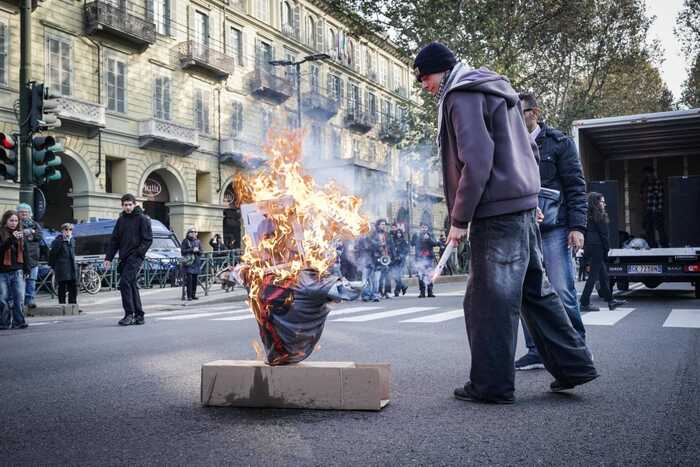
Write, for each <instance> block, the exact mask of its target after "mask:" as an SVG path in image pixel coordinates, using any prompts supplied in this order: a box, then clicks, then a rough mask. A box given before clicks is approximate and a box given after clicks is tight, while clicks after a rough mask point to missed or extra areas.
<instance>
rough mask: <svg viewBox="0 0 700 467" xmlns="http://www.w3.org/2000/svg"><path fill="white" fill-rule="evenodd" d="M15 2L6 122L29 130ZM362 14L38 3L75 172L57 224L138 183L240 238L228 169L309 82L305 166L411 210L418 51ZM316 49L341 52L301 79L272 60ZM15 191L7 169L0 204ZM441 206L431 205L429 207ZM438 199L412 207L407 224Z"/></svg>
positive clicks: (310, 67) (1, 72)
mask: <svg viewBox="0 0 700 467" xmlns="http://www.w3.org/2000/svg"><path fill="white" fill-rule="evenodd" d="M18 3H19V2H17V1H15V2H7V1H0V39H1V41H2V47H1V48H0V59H1V60H0V127H1V128H2V130H3V131H5V132H12V131H16V130H17V128H18V126H17V118H16V116H15V112H14V109H15V107H16V106H15V103H16V101H17V100H18V88H19V63H20V56H19V53H20V50H19V49H20V48H19V43H20V29H19V14H18V8H17V5H18ZM352 21H354V20H353V19H352V18H351V16H349V15H347V14H344V13H342V12H337V11H334V10H332V9H331V8H330V7H329V6H328V5H327V4H326V3H325V2H321V1H316V0H309V1H304V2H300V1H293V0H284V1H279V0H223V1H218V0H135V1H129V0H94V1H88V2H76V1H73V0H46V1H43V2H41V3H40V6H39V7H38V8H37V9H36V10H35V11H34V12H33V13H32V51H33V55H32V69H31V79H32V80H35V81H41V82H45V83H46V84H48V85H49V86H50V87H51V89H52V91H54V92H56V93H58V94H60V96H61V98H60V103H61V105H60V112H59V118H60V119H61V121H62V126H61V128H58V129H56V130H52V131H50V132H47V133H49V134H52V135H54V136H56V137H57V138H58V139H59V140H60V141H61V142H62V143H63V146H64V150H65V152H64V153H63V154H62V155H61V158H62V160H63V168H62V172H63V174H62V175H63V178H62V179H61V181H59V182H53V183H49V184H47V185H45V186H43V187H41V189H42V190H43V191H44V192H45V194H46V198H47V202H48V209H47V214H46V216H45V219H44V222H45V224H46V225H47V226H49V227H53V228H55V227H57V226H58V225H60V223H62V222H66V221H70V220H76V221H83V220H88V219H91V218H114V217H116V216H117V215H118V214H119V211H120V203H119V198H120V196H121V195H122V194H123V193H126V192H131V193H134V194H136V195H137V197H139V199H140V201H141V202H142V204H143V206H144V208H145V210H146V212H147V213H148V214H149V215H150V216H151V217H153V218H155V219H158V220H160V221H161V222H163V223H165V224H166V225H167V226H169V227H170V228H171V229H172V230H173V231H174V232H175V233H176V234H177V235H178V237H180V238H181V237H182V235H183V234H184V232H185V230H186V228H187V226H190V225H194V226H196V227H197V228H198V229H199V231H200V232H201V234H200V237H202V238H203V240H208V238H210V236H211V235H213V234H214V233H223V234H224V236H225V238H226V240H231V239H232V240H234V241H235V242H236V243H237V244H240V215H239V212H238V210H236V209H235V208H234V207H233V202H234V195H233V190H232V187H231V181H232V179H233V177H234V176H235V174H236V172H237V171H238V170H242V169H241V161H242V160H247V159H249V158H250V157H251V156H252V157H254V158H260V159H264V155H263V154H262V144H263V142H264V141H265V139H266V137H267V135H268V134H270V132H272V133H274V131H275V130H276V129H281V128H287V127H295V126H296V124H297V86H299V88H298V90H299V91H300V95H301V99H300V102H301V111H302V127H303V128H304V129H305V130H306V139H305V144H304V152H305V154H304V157H305V164H306V165H307V167H308V168H309V170H311V171H312V173H313V174H314V175H315V176H316V177H317V178H318V180H319V182H323V181H325V180H326V179H330V178H335V179H337V180H338V181H339V182H340V183H341V184H343V185H345V186H346V187H347V189H348V190H350V191H351V192H353V193H354V194H358V195H360V196H361V197H363V198H364V199H365V200H366V205H367V209H368V214H369V215H370V217H380V216H381V217H389V218H394V217H396V216H397V215H398V213H399V211H400V210H401V208H402V207H403V208H404V209H406V211H408V212H411V211H412V210H411V209H408V204H409V202H408V199H409V196H408V193H407V192H406V191H405V182H406V181H407V178H406V177H411V176H412V175H410V174H409V175H408V176H407V175H406V174H405V171H402V170H401V152H400V151H399V149H398V145H399V144H400V143H401V141H402V139H403V136H404V132H405V124H404V122H405V117H406V115H407V112H408V111H409V108H410V104H411V100H410V96H411V92H412V91H411V90H412V82H411V81H410V80H411V76H412V75H411V73H410V62H408V61H406V60H405V59H403V58H401V56H400V54H399V53H398V51H397V50H396V49H395V48H394V47H393V46H392V45H391V44H390V43H389V42H387V41H386V40H384V39H382V38H380V37H379V36H374V35H373V36H371V37H358V36H354V35H352V34H351V33H350V32H349V31H350V30H351V26H352V24H351V22H352ZM318 53H325V54H328V56H329V57H330V58H326V59H323V60H318V61H310V62H307V63H304V64H302V65H301V73H300V75H299V76H296V73H295V68H294V67H288V66H273V65H270V63H269V62H270V61H273V60H290V61H294V60H299V59H303V58H304V57H308V56H310V55H313V54H318ZM419 178H420V177H419ZM427 178H430V176H429V174H425V176H424V177H423V179H424V180H423V182H425V179H427ZM423 182H421V183H423ZM432 189H433V193H438V192H439V191H440V190H441V189H439V188H438V189H435V187H433V188H432ZM430 190H431V188H430V187H429V184H428V185H426V186H425V187H424V190H423V191H424V192H426V193H429V192H430ZM18 191H19V190H18V184H17V183H12V182H8V181H6V182H0V204H2V207H3V208H10V207H13V206H14V205H15V204H16V202H17V199H18ZM419 192H420V190H418V191H416V193H418V196H417V197H416V198H413V199H414V204H416V206H418V204H420V203H421V202H422V201H420V199H421V198H420V193H419ZM439 196H441V195H439ZM428 197H429V198H430V196H428ZM416 199H418V200H419V201H416ZM426 199H427V198H426ZM430 199H433V198H430ZM442 204H443V203H441V202H440V199H439V198H435V199H434V202H432V205H430V203H428V204H426V206H428V205H430V206H429V207H428V208H426V209H428V210H430V214H429V216H430V217H431V218H432V219H434V220H437V219H438V218H440V216H442V213H440V214H435V212H440V209H442V211H443V212H444V208H441V206H442ZM426 209H423V210H421V208H416V209H413V211H414V212H415V214H414V215H413V216H412V217H413V222H409V223H413V224H416V223H417V222H419V221H420V220H421V216H422V217H426V215H427V214H425V212H423V211H425V210H426ZM433 211H435V212H433ZM443 217H444V216H443ZM434 227H436V228H442V226H441V225H434Z"/></svg>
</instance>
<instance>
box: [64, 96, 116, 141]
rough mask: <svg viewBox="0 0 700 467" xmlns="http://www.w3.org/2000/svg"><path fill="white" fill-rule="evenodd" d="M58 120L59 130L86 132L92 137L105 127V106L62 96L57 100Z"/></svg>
mask: <svg viewBox="0 0 700 467" xmlns="http://www.w3.org/2000/svg"><path fill="white" fill-rule="evenodd" d="M58 118H59V119H60V120H61V128H62V129H64V130H67V131H69V132H70V131H71V130H73V131H75V130H77V131H86V132H87V135H88V136H90V137H93V136H95V135H96V134H97V132H98V131H99V129H100V128H104V127H105V126H106V121H105V106H104V105H103V104H96V103H94V102H87V101H81V100H79V99H75V98H73V97H67V96H62V97H60V98H59V99H58Z"/></svg>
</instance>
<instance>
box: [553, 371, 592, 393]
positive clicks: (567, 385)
mask: <svg viewBox="0 0 700 467" xmlns="http://www.w3.org/2000/svg"><path fill="white" fill-rule="evenodd" d="M598 376H599V375H597V374H596V375H593V376H586V377H585V378H578V379H576V380H575V381H562V380H558V379H555V380H554V381H552V384H550V385H549V389H551V390H552V392H560V391H567V390H569V389H573V388H574V387H575V386H580V385H582V384H586V383H588V382H590V381H593V380H594V379H596V378H597V377H598Z"/></svg>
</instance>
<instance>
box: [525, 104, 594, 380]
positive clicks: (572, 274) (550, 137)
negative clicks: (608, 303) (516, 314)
mask: <svg viewBox="0 0 700 467" xmlns="http://www.w3.org/2000/svg"><path fill="white" fill-rule="evenodd" d="M520 100H521V105H522V108H523V119H524V120H525V126H526V127H527V130H528V132H530V138H531V140H532V141H534V142H535V144H536V145H537V149H538V152H539V156H540V163H539V172H540V183H541V185H542V187H544V188H548V189H550V190H556V191H557V192H559V196H560V201H559V203H558V205H559V208H558V215H557V216H551V217H552V218H548V219H547V220H546V222H542V223H540V234H541V236H542V255H543V260H544V269H545V271H546V272H547V278H548V279H549V281H550V283H551V284H552V287H553V288H554V290H555V291H556V292H557V295H559V298H560V299H561V303H562V305H564V310H566V314H567V315H569V319H570V320H571V324H572V325H573V326H574V329H576V331H577V332H578V333H579V334H580V335H581V337H583V338H584V339H585V338H586V328H585V327H584V325H583V320H582V319H581V312H580V310H579V302H578V299H577V297H576V271H575V267H574V263H573V260H572V250H573V251H576V250H579V249H581V248H583V240H584V237H583V235H584V232H585V231H586V219H587V215H588V207H587V200H586V181H585V180H584V178H583V169H582V168H581V160H580V159H579V156H578V151H577V150H576V144H575V143H574V141H573V140H572V139H571V138H570V137H568V136H566V135H565V134H564V133H562V132H561V131H559V130H556V129H554V128H552V127H550V126H549V125H547V124H545V123H544V122H542V121H540V108H539V107H538V104H537V100H536V99H535V96H534V95H533V94H530V93H523V94H520ZM555 209H556V208H555ZM523 333H524V335H525V345H526V346H527V353H526V354H525V355H523V356H522V357H520V358H519V359H518V360H516V362H515V369H516V370H534V369H539V368H544V365H543V364H542V358H541V357H540V354H539V351H538V350H537V347H536V346H535V342H534V340H533V339H532V336H530V333H529V332H528V330H527V326H526V325H525V323H523Z"/></svg>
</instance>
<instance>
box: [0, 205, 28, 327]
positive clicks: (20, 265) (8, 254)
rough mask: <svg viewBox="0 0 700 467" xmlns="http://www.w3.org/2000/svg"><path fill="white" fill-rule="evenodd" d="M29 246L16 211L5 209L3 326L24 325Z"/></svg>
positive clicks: (0, 272) (0, 230)
mask: <svg viewBox="0 0 700 467" xmlns="http://www.w3.org/2000/svg"><path fill="white" fill-rule="evenodd" d="M28 254H29V250H28V249H27V244H26V242H25V241H24V234H23V232H22V228H21V227H20V225H19V216H18V215H17V211H12V210H10V211H5V213H4V214H3V215H2V220H1V221H0V258H2V264H0V307H2V310H0V329H9V328H12V329H25V328H26V327H27V326H28V324H27V322H26V320H25V319H24V288H25V282H24V278H25V277H26V276H28V275H29V273H30V263H29V261H28V257H27V256H28Z"/></svg>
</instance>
